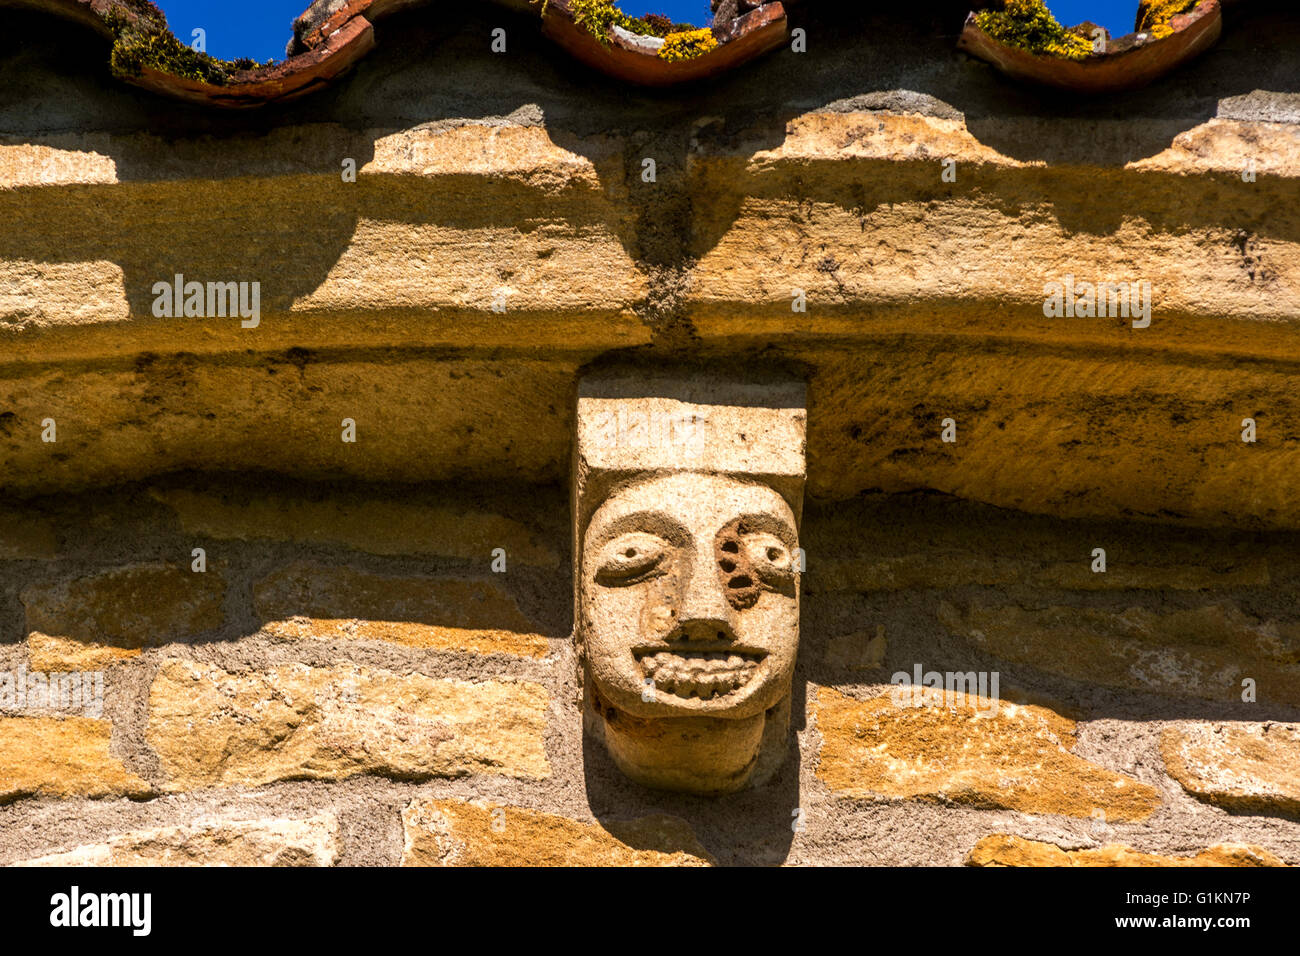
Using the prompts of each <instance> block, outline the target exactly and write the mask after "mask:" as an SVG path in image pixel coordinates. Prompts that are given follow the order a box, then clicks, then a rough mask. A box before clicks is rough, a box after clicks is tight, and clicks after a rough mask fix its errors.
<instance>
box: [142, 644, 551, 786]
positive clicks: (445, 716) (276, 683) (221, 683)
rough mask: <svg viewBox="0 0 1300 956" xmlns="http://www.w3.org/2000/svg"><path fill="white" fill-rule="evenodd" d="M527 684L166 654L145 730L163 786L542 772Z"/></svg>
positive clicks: (537, 695) (536, 716)
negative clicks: (231, 663) (242, 664)
mask: <svg viewBox="0 0 1300 956" xmlns="http://www.w3.org/2000/svg"><path fill="white" fill-rule="evenodd" d="M546 707H547V693H546V690H545V689H544V688H542V687H541V686H540V685H538V684H532V683H526V682H517V683H509V682H504V681H484V682H477V683H475V682H470V681H463V680H435V679H433V678H430V677H425V676H424V675H422V674H395V673H391V672H389V671H379V670H372V669H370V668H366V667H357V666H353V665H348V664H339V665H336V666H333V667H323V668H310V667H306V666H304V665H301V664H296V665H286V666H282V667H276V668H272V669H270V670H267V671H261V672H245V673H232V672H229V671H225V670H222V669H221V668H219V667H215V666H212V665H209V664H199V663H195V662H192V661H181V660H174V661H167V662H166V663H164V664H163V665H162V667H160V668H159V670H158V675H157V677H155V678H154V682H153V687H152V689H151V690H150V694H149V725H148V730H147V739H148V742H149V744H150V745H151V746H152V747H153V748H154V750H155V751H157V753H158V758H159V762H160V765H161V768H162V771H163V773H164V775H165V776H166V780H167V785H168V788H169V789H171V790H185V789H191V788H195V787H207V786H237V785H245V786H260V785H261V784H264V783H270V782H271V781H273V780H337V779H340V778H343V777H349V776H353V775H355V774H359V773H372V774H379V775H383V776H389V777H396V778H400V779H424V778H428V777H436V776H462V775H464V774H470V773H490V774H504V775H507V776H512V777H521V778H538V777H545V776H547V775H548V774H549V773H550V767H549V764H548V763H547V759H546V750H545V746H544V743H543V735H544V733H545V729H546Z"/></svg>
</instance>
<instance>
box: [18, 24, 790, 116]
mask: <svg viewBox="0 0 1300 956" xmlns="http://www.w3.org/2000/svg"><path fill="white" fill-rule="evenodd" d="M429 2H431V0H316V2H315V3H313V4H312V5H311V6H310V7H309V8H308V9H307V10H306V11H305V12H304V13H303V14H302V15H301V16H299V17H298V18H297V20H296V21H295V22H294V38H293V40H292V41H290V44H289V48H288V50H287V52H288V54H289V56H288V59H286V60H284V61H283V62H282V63H277V64H274V65H267V66H254V67H252V68H250V69H238V68H236V67H235V65H234V64H229V63H221V62H220V61H216V60H212V61H211V63H212V64H213V65H214V69H213V70H212V71H209V73H208V75H207V78H205V77H204V76H202V75H191V76H187V75H181V74H180V73H178V72H176V71H169V70H167V69H165V68H159V67H158V65H157V64H152V65H151V64H150V63H147V62H146V63H144V64H143V65H142V66H141V67H140V68H139V69H138V70H134V71H131V72H128V73H126V74H125V75H122V79H124V80H125V81H126V82H128V83H132V84H134V85H136V86H140V87H143V88H144V89H147V90H150V91H152V92H154V93H159V94H162V95H164V96H170V97H173V98H175V99H180V100H187V101H189V102H193V103H200V104H205V105H210V106H219V107H228V108H249V107H257V106H264V105H266V104H269V103H279V102H284V101H287V100H291V99H294V98H296V97H299V96H302V95H304V94H307V93H310V92H312V91H314V90H316V89H319V88H320V87H322V86H324V85H326V84H328V83H329V82H330V81H331V80H332V79H333V78H334V77H336V76H338V75H339V74H341V73H343V72H344V71H345V70H347V69H349V68H350V67H351V66H352V65H353V64H354V63H356V61H357V60H359V59H360V58H361V57H362V56H364V55H365V54H366V53H368V52H369V51H370V50H371V49H372V48H373V47H374V46H375V35H374V29H373V27H372V26H371V23H372V21H374V20H379V19H382V18H385V17H387V16H389V15H391V14H393V13H396V12H398V11H400V10H404V9H407V8H411V7H416V6H422V5H424V4H426V3H429ZM498 2H502V3H504V4H505V5H508V6H513V7H516V8H519V7H521V6H522V7H524V8H526V9H530V10H532V11H534V12H535V13H540V14H541V19H542V32H543V33H544V34H545V35H546V36H548V37H550V38H551V39H552V40H554V41H555V42H556V43H557V44H559V45H560V46H561V47H563V48H564V49H565V50H566V51H568V52H569V53H570V54H572V55H573V56H574V57H576V58H577V59H579V60H581V61H582V62H584V63H587V64H588V65H590V66H593V67H595V68H596V69H598V70H601V71H603V72H605V73H606V74H608V75H610V76H613V77H615V78H617V79H620V80H624V81H626V82H629V83H637V84H641V85H645V86H666V85H670V84H674V83H682V82H687V81H690V80H697V79H701V78H704V77H710V76H716V75H718V74H721V73H724V72H726V71H728V70H730V69H732V68H734V67H736V66H738V65H740V64H741V63H744V62H746V61H747V60H751V59H753V58H754V57H756V56H759V55H761V54H763V53H766V52H767V51H768V50H771V49H773V48H774V47H776V46H779V45H780V44H781V43H783V42H784V41H785V39H786V37H787V33H788V31H787V28H786V18H785V9H784V7H783V6H782V4H781V3H780V2H766V3H763V2H761V0H749V2H748V3H747V6H750V7H752V9H750V10H749V11H748V12H747V13H745V14H743V15H740V16H737V17H735V18H733V19H730V20H729V21H727V22H726V23H724V24H720V25H718V26H715V28H714V29H713V31H712V41H716V46H714V47H713V48H712V49H709V50H707V51H706V52H703V53H701V54H699V55H697V56H692V57H690V58H687V59H678V60H667V59H664V58H662V57H661V56H659V47H660V46H661V45H662V43H663V41H662V40H660V39H658V38H654V37H643V36H637V35H634V34H632V33H629V32H627V31H625V30H622V29H620V28H618V27H611V28H610V29H609V30H608V32H607V34H606V36H605V38H604V42H602V41H601V39H599V38H597V37H596V36H595V35H593V34H592V32H591V31H590V30H588V29H586V27H585V26H584V25H582V24H580V23H578V22H577V17H576V16H575V13H574V11H573V9H572V7H571V5H570V0H547V2H546V4H545V6H544V7H543V6H541V5H532V4H529V3H528V2H527V0H498ZM0 6H22V7H29V8H34V9H38V10H43V11H46V12H48V13H53V14H56V15H58V16H61V17H64V18H65V19H69V20H74V21H77V22H79V23H82V24H84V25H86V26H89V27H91V28H92V29H94V30H95V31H96V32H98V33H100V34H101V35H103V36H106V37H108V38H110V39H115V40H116V39H117V38H118V36H119V31H120V30H121V29H122V27H123V24H124V23H125V24H127V25H130V26H132V27H136V28H139V29H146V30H156V31H161V32H166V26H165V24H166V18H165V17H164V16H163V14H162V12H161V11H160V10H159V9H158V8H157V7H156V6H154V5H153V4H152V3H150V2H148V0H0ZM701 33H705V31H701ZM705 36H706V38H707V33H706V34H705ZM712 41H710V42H712ZM169 42H170V41H169ZM178 42H179V41H178ZM119 75H121V74H119ZM214 76H215V81H214V80H213V77H214Z"/></svg>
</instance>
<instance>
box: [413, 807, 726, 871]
mask: <svg viewBox="0 0 1300 956" xmlns="http://www.w3.org/2000/svg"><path fill="white" fill-rule="evenodd" d="M402 823H403V825H404V826H405V827H406V849H405V851H404V852H403V854H402V865H403V866H708V865H710V864H711V863H712V858H711V857H710V856H709V854H708V851H707V850H705V849H704V848H703V847H702V846H701V845H700V844H699V841H698V840H696V838H695V834H694V833H693V832H692V830H691V828H690V826H689V825H688V824H687V823H686V822H685V821H684V820H681V819H679V818H677V817H672V816H667V815H664V814H656V815H654V816H648V817H640V818H637V819H634V820H620V821H602V822H600V823H587V822H584V821H580V820H573V819H570V818H569V817H565V816H559V815H557V814H553V813H542V812H539V811H536V810H526V809H523V808H520V807H495V806H490V805H485V804H480V803H469V802H466V801H463V800H416V801H413V802H412V803H410V804H409V805H408V806H407V807H406V809H405V810H403V811H402Z"/></svg>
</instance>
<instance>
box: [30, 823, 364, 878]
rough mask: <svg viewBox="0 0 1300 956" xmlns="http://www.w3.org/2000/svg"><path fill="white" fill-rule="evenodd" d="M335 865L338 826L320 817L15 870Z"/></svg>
mask: <svg viewBox="0 0 1300 956" xmlns="http://www.w3.org/2000/svg"><path fill="white" fill-rule="evenodd" d="M338 859H339V824H338V820H337V819H336V818H335V816H334V815H333V814H332V813H322V814H318V815H316V816H314V817H308V818H306V819H298V820H295V819H278V820H238V821H230V822H220V823H208V824H191V825H189V826H170V827H158V828H155V829H152V830H137V831H134V832H131V833H123V834H119V835H117V836H113V837H110V838H109V839H107V840H105V841H104V842H102V843H91V844H87V845H85V846H79V847H76V848H74V849H72V850H68V851H66V852H63V853H51V854H48V855H46V856H40V857H36V858H34V859H31V860H23V861H22V862H20V863H15V864H13V865H14V866H333V865H334V864H335V863H337V862H338Z"/></svg>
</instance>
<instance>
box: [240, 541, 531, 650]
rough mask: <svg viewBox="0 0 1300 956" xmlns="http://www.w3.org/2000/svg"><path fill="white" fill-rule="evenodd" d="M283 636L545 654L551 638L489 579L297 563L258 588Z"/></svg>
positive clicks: (257, 596)
mask: <svg viewBox="0 0 1300 956" xmlns="http://www.w3.org/2000/svg"><path fill="white" fill-rule="evenodd" d="M253 607H254V609H255V610H256V611H257V614H258V616H259V617H260V618H261V619H262V620H263V621H264V622H265V623H264V624H263V628H264V630H266V631H268V632H269V633H271V634H274V635H275V636H277V637H282V638H288V639H291V640H296V639H303V638H307V639H317V640H337V639H344V640H362V641H391V642H393V643H395V644H402V645H404V646H406V647H421V648H430V649H436V650H466V651H475V652H477V653H480V654H513V655H516V656H519V657H544V656H546V651H547V643H546V638H544V637H543V636H542V635H540V634H538V633H536V632H535V630H534V627H533V624H532V622H530V621H529V620H528V618H526V617H525V616H524V615H523V614H522V613H521V612H520V611H519V607H518V605H517V604H516V603H515V601H514V599H513V598H511V597H510V595H509V594H507V593H506V592H505V590H504V589H502V587H501V586H500V585H499V584H497V583H496V582H495V581H493V580H490V579H480V580H461V579H455V578H433V577H424V576H416V575H411V576H405V577H399V576H396V575H387V574H374V573H371V572H367V571H359V570H357V569H355V568H348V567H337V566H332V565H322V564H318V563H315V562H309V561H299V562H295V563H294V564H291V565H289V566H288V567H285V568H282V569H280V570H279V571H276V572H275V573H273V574H271V575H270V576H268V577H267V578H265V579H263V580H262V581H261V582H259V583H258V584H257V585H256V587H255V588H254V590H253Z"/></svg>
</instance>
